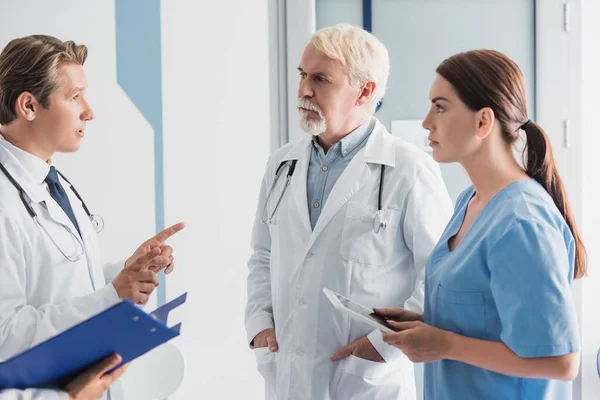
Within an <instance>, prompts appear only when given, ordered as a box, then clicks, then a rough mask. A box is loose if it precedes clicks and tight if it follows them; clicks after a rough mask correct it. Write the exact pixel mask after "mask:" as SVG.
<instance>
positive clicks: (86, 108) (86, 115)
mask: <svg viewBox="0 0 600 400" xmlns="http://www.w3.org/2000/svg"><path fill="white" fill-rule="evenodd" d="M81 119H82V120H83V121H91V120H93V119H94V110H92V106H90V103H88V102H87V100H85V99H84V100H83V112H82V113H81Z"/></svg>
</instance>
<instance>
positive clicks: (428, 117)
mask: <svg viewBox="0 0 600 400" xmlns="http://www.w3.org/2000/svg"><path fill="white" fill-rule="evenodd" d="M421 125H422V126H423V128H424V129H427V130H428V131H431V128H432V122H431V110H429V112H428V113H427V115H426V116H425V119H424V120H423V122H422V123H421Z"/></svg>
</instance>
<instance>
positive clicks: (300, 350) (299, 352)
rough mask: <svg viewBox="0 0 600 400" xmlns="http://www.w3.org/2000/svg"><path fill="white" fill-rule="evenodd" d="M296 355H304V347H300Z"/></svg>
mask: <svg viewBox="0 0 600 400" xmlns="http://www.w3.org/2000/svg"><path fill="white" fill-rule="evenodd" d="M296 355H298V356H303V355H304V349H303V348H302V346H300V347H298V348H297V349H296Z"/></svg>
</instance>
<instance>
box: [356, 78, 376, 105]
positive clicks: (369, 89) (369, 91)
mask: <svg viewBox="0 0 600 400" xmlns="http://www.w3.org/2000/svg"><path fill="white" fill-rule="evenodd" d="M376 87H377V84H376V83H375V82H367V83H365V84H364V85H363V86H362V88H361V89H360V94H359V96H358V99H356V105H357V106H362V105H363V104H365V103H366V102H368V101H369V100H370V99H371V97H373V93H375V88H376Z"/></svg>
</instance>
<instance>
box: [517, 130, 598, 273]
mask: <svg viewBox="0 0 600 400" xmlns="http://www.w3.org/2000/svg"><path fill="white" fill-rule="evenodd" d="M522 128H523V129H524V130H525V134H526V136H527V142H526V144H525V149H523V165H525V172H527V175H529V176H530V177H532V178H533V179H535V180H536V181H538V182H539V183H540V184H541V185H542V186H543V187H544V189H546V191H547V192H548V193H549V194H550V196H551V197H552V200H554V204H556V207H557V208H558V211H560V213H561V214H562V216H563V217H564V219H565V222H566V223H567V225H568V226H569V229H571V234H572V235H573V238H574V239H575V246H576V250H575V278H581V277H583V276H584V275H585V273H586V269H587V266H586V265H587V261H586V258H587V257H586V251H585V247H584V246H583V242H582V241H581V236H580V234H579V229H578V228H577V224H576V223H575V217H574V215H573V211H572V210H571V205H570V203H569V199H568V198H567V192H566V190H565V186H564V184H563V182H562V179H561V178H560V175H559V174H558V170H557V169H556V163H555V161H554V155H553V154H552V146H550V140H549V139H548V135H546V132H544V130H543V129H542V128H541V127H540V126H539V125H538V124H536V123H534V122H531V121H528V122H527V123H525V124H524V125H523V126H522Z"/></svg>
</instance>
